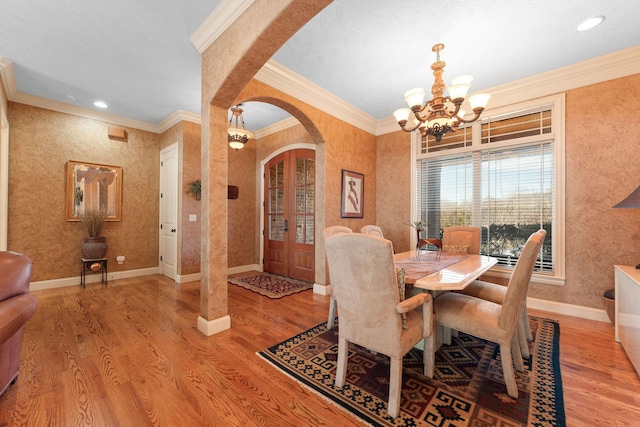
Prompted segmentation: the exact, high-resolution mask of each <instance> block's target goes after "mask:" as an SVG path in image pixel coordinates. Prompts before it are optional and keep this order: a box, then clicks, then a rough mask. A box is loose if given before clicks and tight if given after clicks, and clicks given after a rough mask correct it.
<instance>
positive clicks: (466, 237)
mask: <svg viewBox="0 0 640 427" xmlns="http://www.w3.org/2000/svg"><path fill="white" fill-rule="evenodd" d="M445 246H447V247H449V248H451V247H458V248H461V247H464V246H466V247H467V248H468V249H467V250H468V253H470V254H475V255H480V227H468V226H463V225H452V226H450V227H445V229H444V232H443V234H442V248H443V251H445V252H446V251H447V249H445ZM454 252H457V251H455V250H454Z"/></svg>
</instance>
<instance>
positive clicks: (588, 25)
mask: <svg viewBox="0 0 640 427" xmlns="http://www.w3.org/2000/svg"><path fill="white" fill-rule="evenodd" d="M602 21H604V16H602V15H600V16H594V17H592V18H589V19H587V20H586V21H584V22H583V23H582V24H580V25H578V31H587V30H590V29H592V28H593V27H597V26H598V25H600V24H602Z"/></svg>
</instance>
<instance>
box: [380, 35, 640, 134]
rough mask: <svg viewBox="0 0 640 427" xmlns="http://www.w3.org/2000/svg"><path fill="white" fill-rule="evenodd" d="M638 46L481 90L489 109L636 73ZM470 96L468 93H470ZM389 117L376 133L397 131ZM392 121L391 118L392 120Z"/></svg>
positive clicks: (637, 72) (639, 55) (639, 63)
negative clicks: (487, 98) (484, 94)
mask: <svg viewBox="0 0 640 427" xmlns="http://www.w3.org/2000/svg"><path fill="white" fill-rule="evenodd" d="M639 57H640V45H638V46H633V47H630V48H627V49H623V50H620V51H617V52H613V53H609V54H607V55H602V56H599V57H597V58H593V59H589V60H586V61H583V62H578V63H576V64H572V65H567V66H566V67H562V68H557V69H555V70H551V71H547V72H545V73H540V74H536V75H535V76H531V77H526V78H524V79H520V80H516V81H513V82H510V83H505V84H504V85H500V86H495V87H493V88H490V89H487V90H483V92H485V93H490V94H491V99H490V100H489V107H488V108H490V109H492V110H493V109H495V108H500V107H504V106H507V105H511V104H516V103H519V102H523V101H527V100H530V99H537V98H542V97H545V96H549V95H554V94H557V93H562V92H566V91H568V90H571V89H576V88H579V87H583V86H588V85H592V84H597V83H602V82H605V81H608V80H613V79H617V78H621V77H626V76H630V75H633V74H639V73H640V61H638V58H639ZM470 95H471V94H470ZM389 120H394V119H393V116H390V117H389V118H386V119H381V120H379V121H378V128H377V133H376V135H382V134H384V133H391V132H395V131H397V130H398V125H397V123H396V125H395V128H393V127H391V126H390V125H389ZM394 123H395V121H394Z"/></svg>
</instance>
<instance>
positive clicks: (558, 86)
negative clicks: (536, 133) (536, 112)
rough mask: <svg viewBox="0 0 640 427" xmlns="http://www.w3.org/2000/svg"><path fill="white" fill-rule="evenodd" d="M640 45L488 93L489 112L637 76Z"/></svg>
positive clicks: (639, 63) (525, 79)
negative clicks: (489, 96)
mask: <svg viewBox="0 0 640 427" xmlns="http://www.w3.org/2000/svg"><path fill="white" fill-rule="evenodd" d="M639 57H640V45H638V46H633V47H630V48H627V49H623V50H619V51H617V52H613V53H609V54H606V55H602V56H599V57H597V58H593V59H589V60H586V61H582V62H578V63H576V64H571V65H567V66H566V67H561V68H557V69H555V70H551V71H547V72H545V73H540V74H537V75H535V76H531V77H527V78H524V79H520V80H516V81H514V82H510V83H506V84H504V85H500V86H496V87H493V88H491V89H488V90H486V91H483V92H486V93H490V94H491V99H490V100H489V103H490V105H491V108H496V107H502V106H505V105H509V104H514V103H517V102H522V101H526V100H528V99H536V98H541V97H543V96H548V95H553V94H556V93H560V92H566V91H568V90H571V89H577V88H579V87H583V86H588V85H592V84H597V83H602V82H605V81H608V80H613V79H617V78H621V77H626V76H630V75H633V74H638V73H640V61H638V58H639Z"/></svg>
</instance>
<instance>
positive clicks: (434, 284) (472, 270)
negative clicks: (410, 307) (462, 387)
mask: <svg viewBox="0 0 640 427" xmlns="http://www.w3.org/2000/svg"><path fill="white" fill-rule="evenodd" d="M497 262H498V260H497V258H493V257H490V256H486V255H475V254H458V253H449V252H441V251H421V252H416V251H407V252H400V253H397V254H395V255H394V263H395V266H396V268H404V270H405V277H404V281H405V285H407V293H410V292H415V291H417V290H419V291H422V292H424V291H427V292H429V293H430V294H431V296H432V297H433V298H434V299H435V298H437V297H438V295H441V294H442V293H443V292H448V291H460V290H463V289H464V288H465V287H466V286H467V285H469V284H470V283H471V282H473V281H474V280H476V279H478V278H479V277H480V276H481V275H482V274H484V273H486V272H487V271H488V270H489V269H490V268H491V267H493V266H494V265H496V264H497ZM411 287H413V288H414V291H411V290H410V288H411ZM451 333H452V332H451V330H449V329H447V328H443V327H438V326H437V325H436V343H435V349H436V350H437V349H439V348H440V346H441V345H442V343H447V344H449V343H451Z"/></svg>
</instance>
